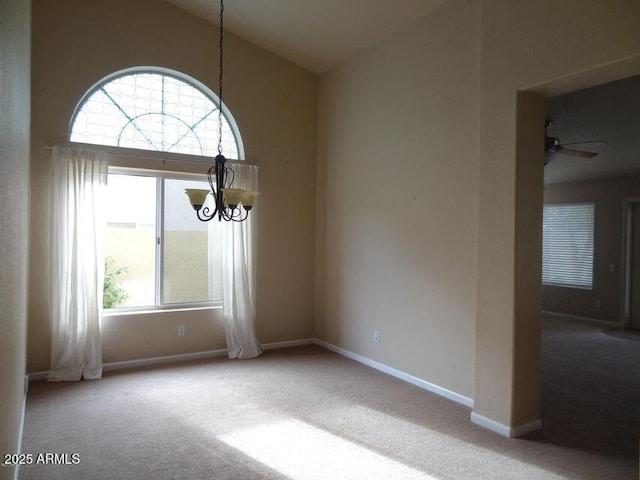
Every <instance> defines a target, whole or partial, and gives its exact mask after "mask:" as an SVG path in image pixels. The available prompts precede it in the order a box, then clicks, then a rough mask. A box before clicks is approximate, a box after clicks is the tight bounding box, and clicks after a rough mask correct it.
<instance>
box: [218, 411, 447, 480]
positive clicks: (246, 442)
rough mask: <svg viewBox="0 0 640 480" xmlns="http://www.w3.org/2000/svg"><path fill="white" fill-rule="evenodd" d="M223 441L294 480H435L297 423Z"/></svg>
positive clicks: (275, 425)
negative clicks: (333, 479)
mask: <svg viewBox="0 0 640 480" xmlns="http://www.w3.org/2000/svg"><path fill="white" fill-rule="evenodd" d="M220 439H221V440H222V441H223V442H225V443H227V444H228V445H230V446H232V447H234V448H236V449H238V450H240V451H241V452H243V453H245V454H246V455H249V456H250V457H252V458H253V459H255V460H257V461H259V462H261V463H263V464H265V465H267V466H269V467H270V468H273V469H274V470H277V471H278V472H280V473H282V474H284V475H286V476H287V477H289V478H291V479H293V480H302V479H305V480H316V479H317V480H325V479H327V478H341V479H345V480H346V479H362V478H368V479H391V478H398V479H406V480H413V479H415V480H436V479H435V477H432V476H430V475H427V474H426V473H423V472H420V471H418V470H416V469H414V468H411V467H408V466H406V465H403V464H402V463H399V462H396V461H395V460H391V459H390V458H387V457H385V456H383V455H381V454H379V453H376V452H373V451H371V450H368V449H366V448H363V447H361V446H359V445H356V444H355V443H352V442H350V441H348V440H344V439H342V438H340V437H338V436H336V435H333V434H331V433H327V432H325V431H323V430H320V429H319V428H316V427H313V426H311V425H308V424H306V423H303V422H300V421H298V420H292V419H290V420H283V421H281V422H277V423H272V424H270V425H259V426H257V427H254V428H249V429H246V430H242V431H240V432H236V433H233V434H230V435H225V436H223V437H220Z"/></svg>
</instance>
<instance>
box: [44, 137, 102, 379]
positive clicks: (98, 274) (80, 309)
mask: <svg viewBox="0 0 640 480" xmlns="http://www.w3.org/2000/svg"><path fill="white" fill-rule="evenodd" d="M107 174H108V162H107V159H106V155H105V154H104V153H103V152H95V151H91V150H79V149H72V148H66V147H55V148H54V149H53V175H52V179H53V184H52V189H51V190H52V191H51V323H52V325H51V326H52V332H51V340H52V344H51V370H50V372H49V377H48V379H49V380H58V381H61V380H80V379H82V378H85V379H97V378H101V377H102V347H101V338H100V316H101V315H102V295H103V285H104V261H105V258H104V228H105V220H104V206H105V194H106V185H107Z"/></svg>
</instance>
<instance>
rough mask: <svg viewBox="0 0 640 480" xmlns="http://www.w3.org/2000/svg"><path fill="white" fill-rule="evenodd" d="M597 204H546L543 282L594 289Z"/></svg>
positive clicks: (543, 236)
mask: <svg viewBox="0 0 640 480" xmlns="http://www.w3.org/2000/svg"><path fill="white" fill-rule="evenodd" d="M593 228H594V205H593V203H588V204H571V205H545V206H544V211H543V228H542V283H545V284H561V285H567V286H579V287H592V284H593Z"/></svg>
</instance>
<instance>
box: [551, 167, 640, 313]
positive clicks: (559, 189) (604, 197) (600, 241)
mask: <svg viewBox="0 0 640 480" xmlns="http://www.w3.org/2000/svg"><path fill="white" fill-rule="evenodd" d="M639 197H640V177H621V178H609V179H603V180H591V181H584V182H573V183H556V184H550V185H546V186H545V191H544V203H572V202H593V203H594V204H595V225H594V264H593V289H591V290H585V289H579V288H567V287H556V286H551V285H545V286H543V289H542V291H543V308H544V310H546V311H550V312H556V313H564V314H567V315H577V316H580V317H588V318H595V319H598V320H605V321H608V322H620V319H621V308H620V307H621V301H622V275H623V268H622V263H623V256H622V244H623V242H622V235H623V204H624V199H625V198H639ZM611 265H615V266H616V270H615V271H614V272H611V271H610V266H611ZM567 300H568V301H567ZM596 300H600V301H601V302H602V307H601V308H598V307H597V306H596Z"/></svg>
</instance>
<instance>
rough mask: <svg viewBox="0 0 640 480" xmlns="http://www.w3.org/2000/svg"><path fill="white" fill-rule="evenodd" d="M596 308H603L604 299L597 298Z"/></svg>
mask: <svg viewBox="0 0 640 480" xmlns="http://www.w3.org/2000/svg"><path fill="white" fill-rule="evenodd" d="M596 308H602V300H600V299H598V300H596Z"/></svg>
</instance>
